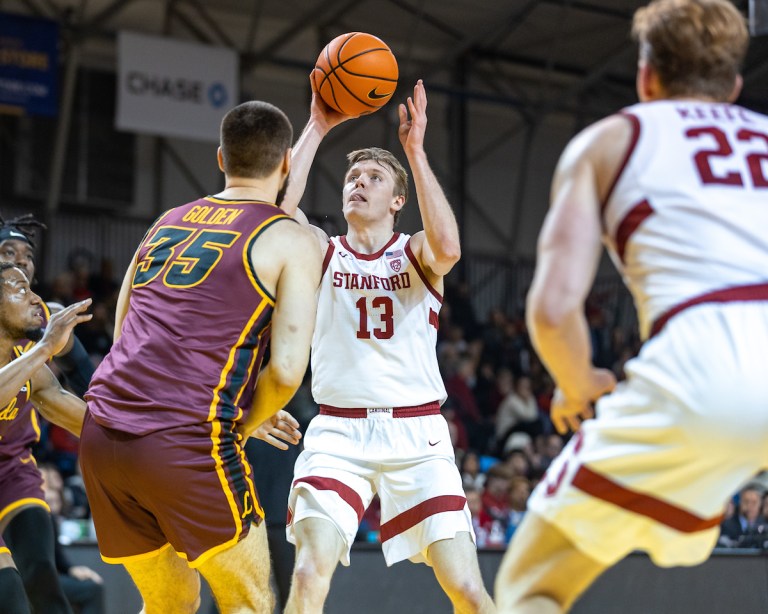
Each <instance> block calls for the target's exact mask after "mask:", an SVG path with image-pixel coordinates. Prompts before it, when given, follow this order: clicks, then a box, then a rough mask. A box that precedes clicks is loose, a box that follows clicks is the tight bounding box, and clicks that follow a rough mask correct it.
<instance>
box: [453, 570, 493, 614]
mask: <svg viewBox="0 0 768 614" xmlns="http://www.w3.org/2000/svg"><path fill="white" fill-rule="evenodd" d="M451 593H452V594H451V597H452V598H453V601H455V602H460V603H461V604H462V605H463V607H462V608H461V611H462V612H482V611H484V609H485V608H486V606H487V605H488V604H489V603H490V596H489V595H488V592H487V591H486V590H485V586H484V585H483V583H482V582H481V581H478V580H473V579H470V578H464V579H461V580H459V581H458V582H457V583H456V584H454V585H452V586H451Z"/></svg>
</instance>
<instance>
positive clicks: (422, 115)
mask: <svg viewBox="0 0 768 614" xmlns="http://www.w3.org/2000/svg"><path fill="white" fill-rule="evenodd" d="M398 112H399V114H400V127H399V130H398V135H399V137H400V143H401V144H402V146H403V150H404V151H405V155H406V157H407V158H408V164H409V166H410V168H411V174H412V175H413V182H414V185H415V186H416V198H417V199H418V203H419V211H420V213H421V221H422V224H423V225H424V231H423V232H419V233H417V234H415V235H414V237H413V239H412V240H411V247H412V248H413V250H414V255H415V256H416V257H417V258H418V259H419V262H420V263H421V264H422V265H424V267H425V268H426V269H427V271H428V272H431V273H432V274H433V275H434V276H436V277H441V276H443V275H447V274H448V273H449V272H450V270H451V269H452V268H453V266H454V265H455V264H456V263H457V262H458V261H459V258H460V257H461V244H460V241H459V227H458V224H457V223H456V216H455V215H454V214H453V210H452V209H451V205H450V204H449V202H448V199H447V198H446V197H445V192H443V188H442V187H441V186H440V183H439V182H438V181H437V177H435V174H434V172H433V171H432V168H431V167H430V165H429V161H428V160H427V154H426V152H425V151H424V135H425V133H426V129H427V93H426V90H425V89H424V84H423V82H422V81H421V80H419V81H418V83H416V86H415V87H414V88H413V97H409V98H408V100H407V101H406V104H401V105H400V106H399V108H398ZM430 281H432V282H435V281H437V280H436V279H432V280H430Z"/></svg>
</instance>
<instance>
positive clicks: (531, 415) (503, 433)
mask: <svg viewBox="0 0 768 614" xmlns="http://www.w3.org/2000/svg"><path fill="white" fill-rule="evenodd" d="M542 430H543V429H542V421H541V415H540V412H539V405H538V403H537V402H536V397H535V396H534V395H533V390H532V389H531V379H530V378H529V377H528V376H526V375H522V376H520V377H518V378H517V380H516V381H515V385H514V389H513V390H512V392H510V393H509V394H508V395H507V396H506V397H505V398H504V400H503V401H502V402H501V404H500V405H499V409H498V410H497V412H496V438H497V441H498V446H499V448H498V449H499V450H500V451H501V452H502V453H503V452H504V451H505V450H507V449H508V446H507V439H508V438H509V437H510V435H512V433H514V432H518V431H521V432H524V433H527V434H528V435H529V436H530V437H531V438H533V437H535V436H536V435H538V434H540V433H541V432H542Z"/></svg>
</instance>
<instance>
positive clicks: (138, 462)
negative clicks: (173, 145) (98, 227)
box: [81, 102, 321, 612]
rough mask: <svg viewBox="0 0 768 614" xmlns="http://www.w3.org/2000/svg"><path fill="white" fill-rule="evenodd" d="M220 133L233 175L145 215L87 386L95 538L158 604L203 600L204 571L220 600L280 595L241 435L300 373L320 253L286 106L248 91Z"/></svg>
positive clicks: (182, 605)
mask: <svg viewBox="0 0 768 614" xmlns="http://www.w3.org/2000/svg"><path fill="white" fill-rule="evenodd" d="M221 137H222V138H221V148H220V149H219V155H218V158H219V166H220V168H221V169H222V170H223V171H224V173H225V176H226V187H225V189H224V191H222V192H221V193H219V194H217V195H216V196H209V197H206V198H202V199H199V200H196V201H194V202H191V203H187V204H185V205H182V206H180V207H177V208H175V209H171V210H170V211H168V212H166V213H165V214H164V215H162V216H161V217H160V218H159V219H158V220H157V221H156V222H155V223H154V224H153V226H152V227H151V228H150V229H149V231H148V232H147V234H146V235H145V237H144V239H143V240H142V242H141V244H140V245H139V248H138V250H137V252H136V255H135V258H134V259H133V262H132V263H131V266H130V267H129V270H128V272H127V273H126V276H125V279H124V281H123V286H122V288H121V292H120V297H119V299H118V305H117V315H116V326H115V343H114V345H113V347H112V349H111V351H110V352H109V354H108V355H107V356H106V357H105V359H104V361H103V362H102V363H101V365H100V366H99V368H98V369H97V370H96V373H95V375H94V377H93V380H92V383H91V386H90V389H89V390H88V393H87V394H86V400H87V402H88V415H87V417H86V421H85V426H84V432H83V437H82V441H81V462H82V469H83V477H84V479H85V485H86V490H87V494H88V498H89V501H90V503H91V509H92V512H93V519H94V523H95V525H96V533H97V537H98V541H99V548H100V551H101V554H102V558H103V559H104V560H105V561H107V562H110V563H122V564H124V565H125V567H126V569H127V570H128V572H129V573H130V575H131V577H132V578H133V580H134V581H135V582H136V585H137V586H138V588H139V590H140V592H141V594H142V596H143V598H144V602H145V606H146V609H147V610H148V611H157V612H170V611H174V612H179V611H194V609H195V607H196V604H197V603H198V602H199V577H198V575H197V571H199V572H200V573H201V574H202V575H203V576H204V577H205V578H206V580H207V581H208V584H209V585H210V587H211V589H212V592H213V593H214V596H215V598H216V601H217V604H218V606H219V609H220V610H221V611H223V612H229V611H233V610H235V609H236V608H247V609H248V610H249V611H258V612H266V611H271V607H272V606H271V603H272V596H271V591H270V589H269V555H268V552H267V545H266V544H267V542H266V532H265V528H264V524H263V523H262V522H261V521H262V519H263V516H264V513H263V511H262V508H261V505H260V503H259V499H258V496H257V494H256V491H255V488H254V486H253V480H252V470H251V467H250V466H249V464H248V462H247V460H246V457H245V454H244V452H243V444H244V442H245V440H246V439H247V438H248V437H249V436H250V435H251V434H252V433H253V432H254V430H255V429H256V427H258V426H259V425H260V424H262V423H264V422H265V421H267V420H270V421H271V420H277V419H278V418H276V417H275V414H276V412H278V410H279V409H280V408H282V407H283V406H284V405H285V403H287V401H288V400H289V399H290V398H291V396H293V393H294V392H295V390H296V389H297V388H298V386H299V384H300V383H301V380H302V378H303V375H304V372H305V370H306V367H307V362H308V357H309V344H310V338H311V334H312V329H313V324H314V318H315V291H316V289H317V285H318V281H319V278H320V268H321V261H320V256H319V254H318V252H317V248H316V246H315V243H314V242H313V238H312V236H311V235H310V233H309V232H308V231H306V230H305V229H303V228H302V227H301V226H300V225H298V224H296V223H295V222H294V221H293V220H291V218H289V217H288V216H286V215H285V214H283V213H282V211H281V210H280V209H279V208H278V207H277V206H276V205H275V204H274V203H275V202H279V198H280V196H279V192H280V191H281V189H282V188H283V187H284V186H285V183H286V180H287V176H288V171H289V168H290V146H291V140H292V129H291V126H290V123H289V122H288V119H287V118H286V117H285V115H284V114H283V113H282V112H281V111H280V110H279V109H277V108H275V107H273V106H272V105H269V104H267V103H263V102H249V103H244V104H242V105H240V106H238V107H236V108H235V109H233V110H232V111H230V112H229V113H228V114H227V115H226V117H225V118H224V120H223V122H222V129H221ZM268 344H270V361H269V363H268V365H267V366H266V367H265V368H264V369H263V370H262V371H261V372H260V369H261V366H262V360H263V358H264V354H265V351H266V349H267V345H268ZM257 379H258V385H257ZM252 525H255V526H252ZM238 611H240V610H238Z"/></svg>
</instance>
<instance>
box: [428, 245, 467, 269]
mask: <svg viewBox="0 0 768 614" xmlns="http://www.w3.org/2000/svg"><path fill="white" fill-rule="evenodd" d="M434 259H435V263H434V266H433V267H432V268H433V270H435V271H436V272H438V271H439V272H440V274H443V275H445V274H446V273H447V272H448V271H450V270H451V269H452V268H453V267H454V265H455V264H456V263H457V262H458V261H459V260H461V245H460V244H459V243H458V242H456V243H453V242H450V243H443V244H441V245H440V249H439V250H435V252H434Z"/></svg>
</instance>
